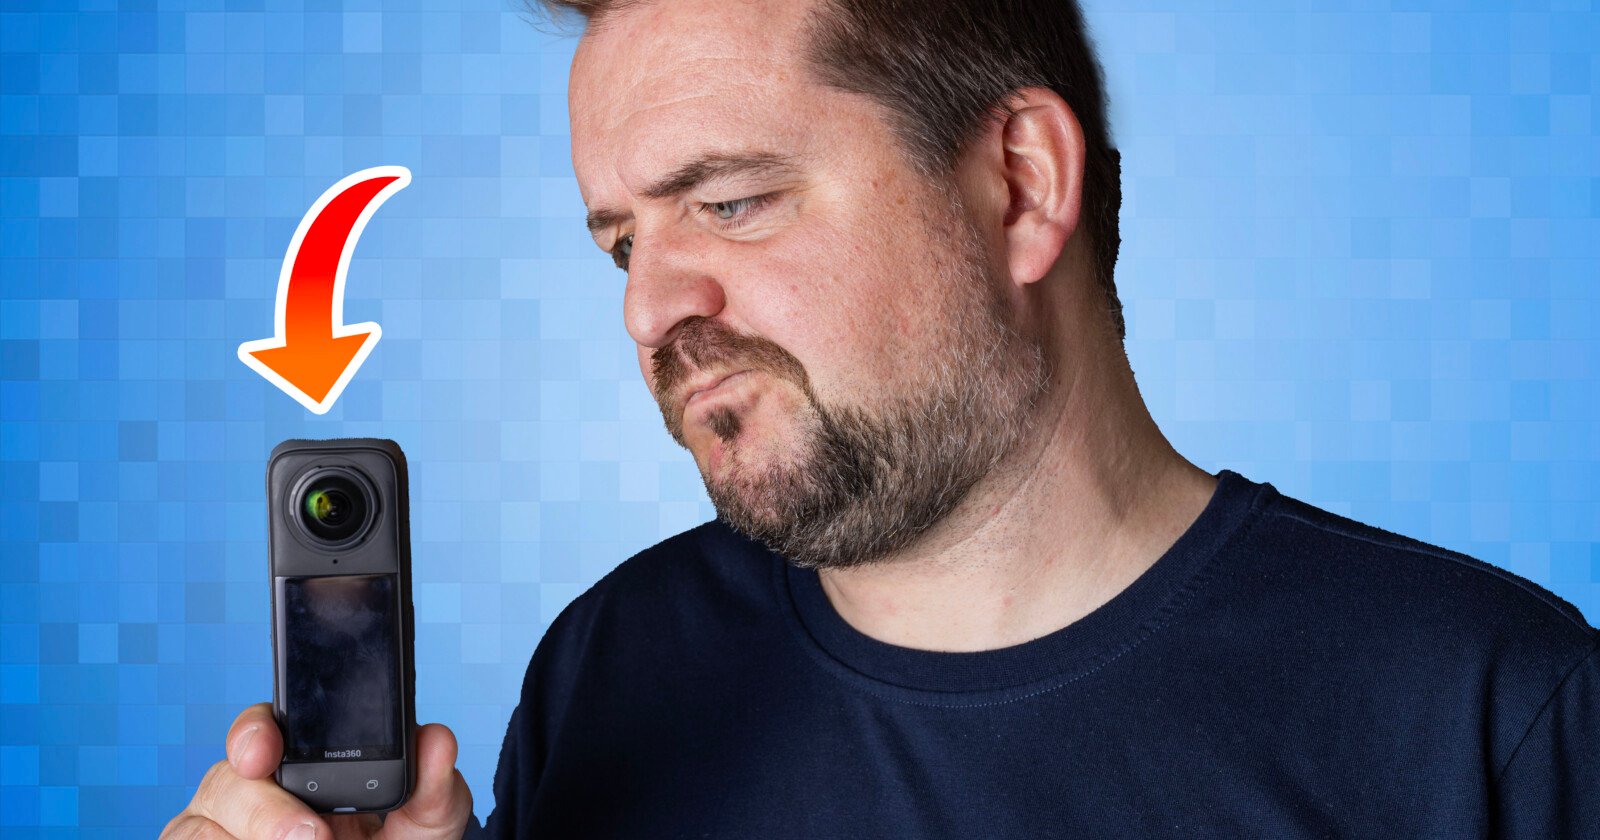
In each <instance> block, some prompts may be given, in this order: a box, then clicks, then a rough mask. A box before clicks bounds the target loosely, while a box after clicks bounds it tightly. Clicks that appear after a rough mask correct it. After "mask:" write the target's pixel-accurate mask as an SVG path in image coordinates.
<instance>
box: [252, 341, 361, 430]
mask: <svg viewBox="0 0 1600 840" xmlns="http://www.w3.org/2000/svg"><path fill="white" fill-rule="evenodd" d="M377 326H378V325H377V324H370V323H369V324H359V325H353V326H352V329H354V331H352V332H350V333H348V334H345V335H339V336H332V337H329V338H327V339H324V340H320V341H319V340H311V341H307V340H304V339H297V340H296V341H295V342H294V343H292V344H286V343H284V342H282V341H278V340H275V339H266V340H264V341H252V342H247V343H245V344H241V345H239V359H240V361H242V362H244V363H245V364H247V365H249V366H250V367H252V368H254V369H255V370H256V372H258V373H260V374H261V375H262V376H264V377H266V378H267V379H268V380H269V381H271V382H272V383H273V384H274V385H277V386H278V387H279V388H280V389H282V390H283V392H284V393H286V394H288V395H289V396H291V397H294V398H295V399H296V400H299V401H300V403H301V404H303V405H305V406H306V408H308V409H310V410H311V411H314V412H316V413H317V414H324V413H326V412H327V410H328V409H329V408H330V407H332V406H333V402H334V400H336V399H338V398H339V393H340V392H341V391H343V390H344V386H345V384H346V383H348V382H349V381H350V379H351V377H353V376H355V372H356V370H357V369H358V368H360V367H361V363H362V362H363V361H365V360H366V357H367V354H368V353H370V352H371V351H372V345H374V344H376V343H377V340H378V336H379V334H380V333H379V330H378V329H377ZM369 327H370V328H371V329H370V330H369V329H365V328H369Z"/></svg>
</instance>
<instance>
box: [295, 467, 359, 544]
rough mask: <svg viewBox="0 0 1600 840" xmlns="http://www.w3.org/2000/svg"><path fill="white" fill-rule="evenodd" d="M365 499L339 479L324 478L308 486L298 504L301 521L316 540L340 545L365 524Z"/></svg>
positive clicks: (351, 484) (350, 483)
mask: <svg viewBox="0 0 1600 840" xmlns="http://www.w3.org/2000/svg"><path fill="white" fill-rule="evenodd" d="M368 507H369V506H368V504H367V496H366V493H364V492H363V491H362V489H361V486H360V485H358V484H357V483H356V482H354V481H351V480H350V479H349V478H347V477H345V476H342V475H337V474H333V475H325V476H323V477H321V478H318V479H316V480H315V481H313V482H311V483H310V484H309V485H307V487H306V489H305V494H304V496H303V497H302V500H301V503H300V521H301V522H303V523H305V526H306V530H308V531H310V532H311V535H312V536H314V537H316V538H317V539H320V540H323V541H326V542H330V543H342V542H344V541H346V540H349V539H350V538H351V537H354V536H356V535H357V534H358V533H360V531H361V529H362V528H364V527H365V526H366V524H367V511H368Z"/></svg>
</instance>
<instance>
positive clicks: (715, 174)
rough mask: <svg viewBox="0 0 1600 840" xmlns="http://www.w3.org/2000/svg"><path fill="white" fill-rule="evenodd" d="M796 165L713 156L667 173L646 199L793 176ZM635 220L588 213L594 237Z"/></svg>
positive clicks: (758, 156)
mask: <svg viewBox="0 0 1600 840" xmlns="http://www.w3.org/2000/svg"><path fill="white" fill-rule="evenodd" d="M797 168H798V167H797V163H796V160H795V158H794V157H793V156H792V155H783V154H778V153H776V152H742V153H734V154H730V153H726V152H710V153H707V154H703V155H700V156H699V157H696V158H693V159H691V160H690V161H689V162H687V163H685V164H683V165H681V166H679V167H678V168H677V169H674V170H672V171H671V172H668V173H667V174H666V175H665V176H663V177H662V178H661V179H660V180H658V181H656V182H655V183H654V184H651V185H650V186H648V187H646V188H645V189H644V190H643V191H642V193H641V194H642V195H643V196H644V197H645V198H653V199H659V198H671V197H672V196H675V195H682V194H683V193H686V192H688V191H689V190H692V189H694V188H695V187H697V186H699V185H701V184H703V183H705V182H707V181H711V180H715V179H718V178H731V177H733V176H735V175H762V174H769V173H773V172H792V171H794V170H795V169H797ZM631 218H633V214H632V213H627V212H624V211H621V210H611V209H607V208H600V209H598V210H591V211H589V217H588V222H587V223H588V225H589V233H591V234H592V233H595V232H597V231H600V230H604V229H605V228H608V227H611V226H612V225H614V224H617V223H619V222H625V221H627V220H628V219H631Z"/></svg>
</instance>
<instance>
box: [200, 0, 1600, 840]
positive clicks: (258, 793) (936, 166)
mask: <svg viewBox="0 0 1600 840" xmlns="http://www.w3.org/2000/svg"><path fill="white" fill-rule="evenodd" d="M574 5H577V6H578V7H579V10H580V11H581V12H582V13H584V14H585V15H586V16H587V18H588V26H587V29H586V31H585V33H584V35H583V37H582V40H581V41H580V43H579V47H578V51H577V53H576V56H575V58H574V61H573V67H572V76H571V91H570V106H571V113H572V144H573V159H574V164H575V169H576V173H577V177H578V181H579V184H580V187H581V190H582V192H583V198H584V201H585V203H586V205H587V206H588V210H589V215H590V228H591V230H592V232H593V233H594V236H595V239H596V242H597V243H598V244H599V245H600V247H601V248H603V249H605V250H606V251H608V252H610V253H611V254H612V255H613V257H614V259H616V261H617V262H618V265H619V266H621V267H623V268H625V269H626V270H627V271H628V286H627V292H626V298H625V307H624V308H625V312H624V315H625V320H626V324H627V328H628V330H629V332H630V334H631V335H632V336H633V337H634V339H635V340H636V341H637V343H638V345H639V362H640V367H641V371H642V373H643V374H644V377H645V381H646V382H647V384H649V386H650V387H651V388H652V391H653V393H654V395H655V397H656V399H657V401H658V402H659V403H660V405H661V409H662V414H663V417H664V418H665V420H666V424H667V429H668V431H669V432H670V433H671V435H672V436H673V438H674V439H675V440H677V441H678V442H679V443H680V444H682V445H684V446H685V447H686V448H688V449H689V450H690V452H691V453H692V454H693V456H694V458H695V462H696V464H697V465H698V466H699V469H700V471H701V474H702V476H703V477H704V479H705V482H706V487H707V491H708V493H709V495H710V497H711V499H712V501H713V502H714V503H715V505H716V507H717V512H718V517H717V519H716V520H714V521H713V522H710V523H706V524H704V525H701V526H699V527H697V528H694V529H692V530H690V531H687V532H685V533H683V534H679V535H677V536H675V537H672V538H670V539H668V540H666V541H664V542H662V543H660V544H658V545H656V546H654V547H652V548H650V549H648V550H646V551H644V552H641V553H640V554H638V555H636V556H634V557H632V558H629V559H628V560H627V561H625V562H624V563H622V564H621V565H620V566H619V567H618V568H617V569H615V570H614V571H612V572H611V573H610V574H608V575H606V577H605V578H604V579H602V580H601V581H600V582H599V583H597V584H596V585H595V586H594V587H593V588H592V589H590V590H589V591H588V592H586V593H585V594H583V595H582V596H580V597H579V598H577V599H576V600H575V601H574V602H573V603H572V604H571V605H569V606H568V607H567V608H566V609H565V610H564V611H563V612H562V613H561V614H560V616H558V617H557V618H556V620H555V622H554V623H553V624H552V626H551V627H550V630H549V632H548V633H547V634H546V636H545V637H544V639H543V640H542V641H541V642H540V644H539V647H538V649H537V651H536V652H535V654H534V656H533V660H532V662H531V663H530V666H529V669H528V673H527V679H526V681H525V684H524V687H523V692H522V697H521V702H520V704H519V705H518V707H517V709H516V712H515V713H514V714H513V715H512V718H511V721H510V725H509V727H508V731H507V735H506V740H505V745H504V749H503V751H502V753H501V758H500V766H499V770H498V772H497V775H496V779H495V786H494V793H495V809H494V812H493V814H492V815H491V816H490V817H489V819H488V822H487V825H486V827H484V828H482V829H480V828H479V826H478V825H477V823H476V820H475V819H473V818H472V816H471V796H470V794H469V793H468V792H467V789H466V785H465V783H464V782H463V781H462V780H461V778H460V774H459V773H457V772H454V771H453V770H452V764H453V762H454V755H455V741H454V739H453V737H452V736H451V735H450V733H449V731H448V730H447V729H445V728H443V727H441V726H439V725H437V724H430V725H429V726H428V727H424V728H423V730H422V731H421V733H420V736H419V743H420V745H421V746H420V752H421V753H422V771H421V778H420V781H419V787H418V790H417V793H416V795H415V797H414V798H413V799H412V800H411V802H410V803H408V804H407V805H406V806H405V807H404V808H402V809H400V810H399V811H396V812H394V813H393V814H391V815H389V817H388V819H387V822H386V823H385V824H383V826H382V830H381V834H382V836H385V837H443V836H451V837H453V836H457V835H459V834H461V833H462V831H463V830H464V829H465V830H468V833H471V834H478V833H483V834H487V835H490V836H496V837H511V836H536V837H581V838H596V837H651V838H653V837H730V838H745V837H757V838H769V837H808V838H809V837H822V838H835V837H962V838H966V837H1066V836H1071V837H1241V836H1250V837H1255V836H1264V837H1334V836H1338V837H1422V836H1429V837H1469V836H1470V837H1477V836H1487V835H1494V836H1505V837H1543V838H1550V837H1579V836H1587V837H1595V836H1600V758H1597V756H1600V654H1597V653H1596V646H1597V641H1600V633H1597V632H1596V631H1595V630H1594V628H1592V627H1590V626H1589V625H1588V624H1587V623H1586V622H1585V621H1584V620H1583V617H1582V616H1581V615H1580V614H1579V613H1578V611H1577V610H1576V609H1574V608H1573V607H1572V606H1571V605H1569V604H1567V603H1565V602H1563V601H1561V600H1560V599H1558V598H1556V597H1555V596H1554V595H1552V594H1551V593H1549V592H1547V591H1545V590H1543V589H1542V588H1540V587H1538V586H1536V585H1534V584H1532V583H1530V582H1528V581H1525V580H1522V579H1521V578H1518V577H1515V576H1513V575H1511V574H1509V573H1506V572H1504V571H1501V570H1498V569H1495V568H1493V567H1491V566H1488V565H1486V564H1484V563H1482V562H1480V561H1478V560H1475V559H1473V558H1471V557H1467V556H1464V555H1461V554H1459V553H1455V552H1451V551H1448V550H1445V549H1442V548H1438V547H1435V546H1431V545H1428V544H1425V543H1421V542H1418V541H1416V540H1413V539H1409V538H1406V537H1403V536H1400V535H1397V534H1392V533H1389V532H1386V531H1382V530H1379V529H1377V528H1374V527H1371V526H1368V525H1364V524H1361V523H1358V522H1354V521H1351V520H1349V519H1346V518H1343V517H1340V516H1337V515H1334V514H1332V513H1329V512H1327V511H1324V510H1321V509H1318V508H1316V507H1313V506H1311V505H1308V504H1306V503H1304V502H1301V501H1298V500H1295V499H1293V498H1290V497H1287V496H1283V495H1281V494H1280V493H1278V492H1277V490H1276V489H1275V488H1273V487H1272V485H1270V484H1264V483H1256V482H1253V481H1250V480H1249V479H1247V478H1245V477H1244V476H1242V475H1240V474H1238V473H1236V472H1232V471H1229V470H1222V471H1221V472H1219V473H1218V474H1216V475H1212V474H1209V473H1206V472H1204V471H1203V470H1200V469H1198V468H1197V467H1195V466H1194V465H1192V464H1190V463H1189V462H1188V461H1186V460H1185V459H1183V458H1182V457H1181V456H1179V455H1178V454H1177V453H1176V452H1175V451H1174V450H1173V449H1172V447H1171V446H1170V445H1169V444H1168V443H1167V441H1166V440H1165V439H1164V437H1163V436H1162V435H1161V433H1160V431H1159V430H1158V429H1157V428H1156V426H1155V425H1154V423H1153V422H1152V421H1151V418H1150V416H1149V414H1148V412H1147V411H1146V410H1145V407H1144V405H1143V403H1142V401H1141V399H1140V398H1139V395H1138V391H1137V388H1136V387H1135V385H1134V381H1133V377H1132V375H1131V373H1130V371H1129V368H1128V364H1127V360H1126V357H1125V356H1124V354H1123V353H1122V348H1121V339H1122V333H1123V329H1122V321H1121V318H1120V313H1119V306H1118V304H1117V298H1116V293H1115V289H1114V286H1113V284H1112V282H1111V269H1112V266H1113V264H1114V262H1115V258H1116V251H1117V242H1118V238H1117V227H1116V214H1117V209H1118V205H1119V197H1118V192H1117V186H1116V177H1117V175H1116V162H1115V161H1116V158H1115V153H1114V152H1113V151H1112V150H1111V149H1110V147H1109V144H1108V140H1107V132H1106V125H1105V116H1104V104H1103V101H1102V96H1101V93H1100V90H1101V86H1100V79H1099V73H1098V69H1097V66H1096V64H1095V61H1094V58H1093V56H1092V54H1091V52H1090V50H1089V46H1088V40H1087V38H1086V36H1085V34H1084V31H1083V26H1082V22H1081V20H1080V19H1079V15H1078V12H1077V10H1076V9H1075V7H1073V6H1072V5H1071V4H1067V3H1053V2H1048V1H1047V0H1039V2H1032V3H1029V2H1010V3H1000V2H977V0H965V2H963V0H947V2H937V3H935V2H915V3H913V2H909V0H887V1H886V0H787V1H786V2H777V1H776V0H774V2H743V3H728V2H713V0H643V2H631V3H616V4H615V6H614V7H613V4H611V3H606V2H584V3H575V4H574ZM246 738H248V739H249V740H248V743H247V744H245V743H241V742H242V741H243V740H244V739H246ZM280 753H281V739H280V737H279V735H278V733H277V730H276V728H275V727H274V726H273V725H272V719H271V716H270V712H269V711H267V710H266V708H265V706H264V705H263V706H256V707H252V708H251V709H249V710H246V712H245V713H244V714H242V715H241V716H240V718H239V720H238V722H236V723H235V725H234V728H233V730H232V731H231V732H230V735H229V742H228V754H229V761H225V762H220V763H219V764H218V765H217V767H216V768H213V770H212V772H211V773H209V774H208V775H207V778H206V780H205V781H204V782H203V783H202V784H201V789H200V791H199V792H198V793H197V795H196V798H195V802H194V804H192V805H191V807H190V809H189V810H188V811H186V812H185V813H184V814H183V815H180V817H179V818H178V819H175V820H174V821H173V823H172V825H171V826H169V831H170V833H171V834H172V835H174V836H178V835H181V834H183V833H184V832H185V831H190V830H192V831H193V832H194V833H195V834H196V835H197V836H198V835H200V834H201V832H202V831H203V830H213V829H220V830H222V831H225V832H229V833H232V834H235V835H239V836H246V835H248V836H261V837H267V836H279V835H278V834H277V833H276V832H282V831H286V830H288V829H289V828H291V827H294V826H296V825H303V827H309V828H311V829H314V830H320V831H321V832H322V834H321V835H320V836H326V835H327V833H328V831H329V830H330V829H332V830H333V832H334V834H335V836H356V835H362V836H364V835H365V834H366V833H367V832H370V831H371V830H374V829H376V828H377V827H378V821H377V819H376V818H371V817H368V818H365V819H363V820H358V819H356V818H354V817H350V816H344V817H337V818H334V819H331V820H327V821H324V820H323V819H321V818H319V817H317V816H315V815H312V814H310V813H309V812H308V811H306V810H305V809H304V807H303V806H299V805H298V803H297V802H296V801H294V800H293V799H292V798H290V797H288V795H287V794H285V793H284V792H283V791H281V790H278V789H277V788H275V787H274V786H273V785H272V783H271V771H272V767H273V766H274V765H275V763H276V762H277V760H278V756H279V755H280Z"/></svg>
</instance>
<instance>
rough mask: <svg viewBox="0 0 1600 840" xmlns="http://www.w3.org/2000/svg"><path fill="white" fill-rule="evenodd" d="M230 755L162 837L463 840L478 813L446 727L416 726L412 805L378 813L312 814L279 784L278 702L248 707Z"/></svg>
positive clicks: (236, 725)
mask: <svg viewBox="0 0 1600 840" xmlns="http://www.w3.org/2000/svg"><path fill="white" fill-rule="evenodd" d="M227 753H228V758H227V760H226V761H219V762H217V763H216V764H214V765H212V767H211V769H210V770H208V771H206V775H205V778H203V779H201V780H200V788H199V789H198V790H196V791H195V794H194V799H192V800H190V802H189V807H188V808H185V809H184V810H183V813H181V814H179V815H177V816H176V817H173V818H172V821H171V822H169V823H167V827H166V829H165V830H163V831H162V832H161V837H162V840H180V838H181V839H182V840H189V838H206V840H212V838H217V839H218V840H221V838H230V837H236V838H240V840H255V839H256V838H259V840H312V838H316V840H346V838H363V839H364V838H378V840H400V839H401V838H405V840H411V838H417V839H418V840H424V839H426V840H431V839H432V838H444V837H448V838H450V840H458V838H460V837H461V833H462V831H464V830H465V829H466V826H467V820H468V819H469V818H470V817H471V815H472V792H471V791H469V790H467V780H466V779H464V778H462V776H461V771H459V770H457V769H456V766H455V765H456V736H455V734H454V733H452V732H451V731H450V729H449V728H448V727H446V726H444V725H443V724H438V723H430V724H428V725H427V726H423V727H420V728H418V729H417V761H418V766H417V789H416V791H414V792H413V793H412V794H411V798H410V799H408V800H406V804H405V805H403V806H401V807H400V808H397V809H395V810H393V811H390V812H389V813H388V814H387V815H384V816H380V815H378V814H331V815H328V816H327V817H324V816H322V815H320V814H317V813H316V812H314V811H312V810H311V809H310V808H309V807H307V806H306V804H305V803H304V802H301V801H300V800H299V799H297V798H296V797H295V796H294V795H293V794H291V793H289V792H288V791H286V790H284V789H283V788H281V787H279V786H278V783H277V782H276V781H274V780H273V777H272V774H273V771H275V770H277V769H278V762H279V760H280V759H281V758H282V757H283V734H282V733H281V732H279V731H278V725H277V722H276V721H274V720H273V719H272V704H270V703H257V704H255V705H254V706H251V707H249V708H248V709H245V710H244V711H243V712H241V713H240V714H239V717H238V718H236V719H235V720H234V722H233V726H232V728H230V729H229V730H228V742H227Z"/></svg>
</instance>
